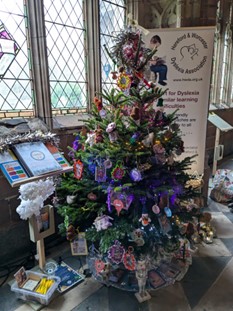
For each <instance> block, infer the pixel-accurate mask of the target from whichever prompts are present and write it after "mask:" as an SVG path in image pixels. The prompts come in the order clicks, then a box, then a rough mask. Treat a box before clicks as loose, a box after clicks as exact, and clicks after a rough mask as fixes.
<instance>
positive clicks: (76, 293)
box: [43, 278, 102, 311]
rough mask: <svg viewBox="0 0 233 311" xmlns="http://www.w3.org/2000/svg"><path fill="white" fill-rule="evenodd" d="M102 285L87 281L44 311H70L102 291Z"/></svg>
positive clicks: (60, 297)
mask: <svg viewBox="0 0 233 311" xmlns="http://www.w3.org/2000/svg"><path fill="white" fill-rule="evenodd" d="M101 286H102V285H101V284H100V283H98V282H96V281H95V280H94V279H92V278H90V279H86V280H85V281H84V282H83V283H80V284H79V285H77V286H76V287H74V288H73V289H71V290H70V291H68V292H66V293H65V294H63V295H59V296H58V297H57V298H56V299H54V300H53V301H52V302H51V303H50V304H49V306H47V307H45V308H44V309H43V311H70V310H72V309H74V308H75V307H76V306H78V305H80V304H81V303H82V302H83V301H84V300H85V299H87V298H88V297H89V296H91V295H92V294H93V293H95V292H96V291H97V290H98V289H100V287H101Z"/></svg>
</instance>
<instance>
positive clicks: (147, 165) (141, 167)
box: [138, 163, 152, 172]
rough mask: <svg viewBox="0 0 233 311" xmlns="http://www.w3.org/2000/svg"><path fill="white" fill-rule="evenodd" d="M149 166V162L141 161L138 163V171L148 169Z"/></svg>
mask: <svg viewBox="0 0 233 311" xmlns="http://www.w3.org/2000/svg"><path fill="white" fill-rule="evenodd" d="M151 167H152V165H151V164H149V163H143V164H140V165H139V166H138V169H139V170H140V172H144V171H147V170H149V169H150V168H151Z"/></svg>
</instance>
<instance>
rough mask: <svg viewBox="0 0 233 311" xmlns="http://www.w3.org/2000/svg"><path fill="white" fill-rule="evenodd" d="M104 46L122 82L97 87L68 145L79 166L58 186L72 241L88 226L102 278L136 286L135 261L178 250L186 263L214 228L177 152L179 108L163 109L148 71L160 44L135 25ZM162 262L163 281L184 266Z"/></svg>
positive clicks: (158, 261) (161, 258)
mask: <svg viewBox="0 0 233 311" xmlns="http://www.w3.org/2000/svg"><path fill="white" fill-rule="evenodd" d="M108 53H109V56H111V58H112V60H113V62H114V63H115V64H116V66H117V68H118V70H117V71H116V72H113V79H115V82H116V87H114V88H112V90H111V91H110V92H107V91H103V93H101V94H97V95H96V97H95V98H94V100H93V105H92V111H91V113H90V118H89V119H88V120H87V121H85V126H84V127H83V128H82V130H81V131H80V132H79V133H78V134H77V135H76V138H75V140H74V143H73V147H72V148H70V150H71V151H70V155H71V157H72V160H73V164H74V173H73V174H70V175H66V176H65V177H63V179H62V182H61V185H60V187H59V188H58V194H59V208H58V210H59V212H60V214H61V215H62V216H63V217H64V223H63V224H61V225H60V230H61V232H63V233H66V236H67V239H68V240H70V241H72V240H73V239H74V238H75V235H76V234H77V231H79V232H80V231H85V234H86V238H87V241H88V244H89V245H91V248H90V252H91V253H90V256H89V259H90V262H89V263H90V267H91V269H92V272H93V273H94V275H95V276H96V278H97V279H99V280H100V281H103V282H108V283H112V284H116V285H117V286H119V287H122V288H126V289H130V290H134V289H135V290H137V285H135V284H134V282H133V281H132V278H133V277H137V279H138V274H137V273H135V271H138V269H137V267H138V265H139V264H142V262H143V264H142V265H144V267H146V271H149V272H150V271H154V272H155V270H153V269H158V268H159V267H161V265H162V264H163V267H164V264H165V263H166V264H168V265H170V264H171V261H172V260H173V259H174V258H175V259H176V260H177V259H178V260H179V259H180V260H182V262H183V263H184V265H185V266H187V259H188V258H190V256H191V255H190V250H191V249H192V248H194V246H193V245H194V244H195V243H196V242H198V240H199V238H200V236H201V237H203V236H205V237H206V236H207V235H208V236H209V235H211V234H212V231H211V229H208V228H209V227H208V228H207V225H206V224H205V227H204V226H202V227H201V225H200V224H201V220H200V218H201V217H202V216H201V215H200V209H199V206H198V205H196V204H194V202H193V200H192V198H193V197H194V196H195V195H196V192H195V189H194V188H193V187H192V186H191V185H189V184H188V182H189V180H190V172H189V171H188V169H189V167H190V164H191V163H192V161H193V158H190V157H187V158H185V159H183V160H179V155H180V154H181V153H182V152H183V151H184V146H183V141H182V139H181V132H180V129H179V125H178V124H177V123H176V116H175V113H176V111H174V113H172V114H166V112H165V111H164V108H163V99H162V95H163V94H164V93H165V92H166V90H165V89H161V88H160V87H158V86H157V85H156V84H155V83H151V82H149V81H147V80H146V78H145V74H144V73H145V69H146V68H148V64H149V60H150V59H151V57H152V56H153V55H154V54H155V53H156V50H152V51H151V50H149V49H147V48H146V47H145V45H144V43H143V40H142V35H141V33H140V32H139V31H137V30H135V31H133V30H132V29H131V28H129V29H127V30H125V31H122V32H121V33H120V34H119V35H118V36H117V38H116V40H115V45H114V46H113V47H112V48H111V49H109V51H108ZM77 228H78V229H77ZM189 263H190V260H189ZM175 270H176V269H175V268H174V271H175ZM166 271H168V270H167V269H165V270H164V271H162V270H161V271H160V273H159V272H158V271H157V272H158V273H159V276H160V277H161V279H162V281H161V283H159V284H160V285H158V286H161V285H163V284H167V283H169V282H170V281H171V280H172V279H174V278H175V277H176V276H177V274H178V272H179V269H178V268H177V271H178V272H177V273H175V272H174V275H173V276H171V275H169V274H166ZM153 275H154V274H152V276H151V274H147V273H146V276H145V279H146V278H147V277H149V279H148V281H147V283H146V284H147V285H146V286H149V287H151V288H156V284H155V283H154V279H153ZM130 278H131V281H130ZM151 278H152V280H151ZM169 280H170V281H169Z"/></svg>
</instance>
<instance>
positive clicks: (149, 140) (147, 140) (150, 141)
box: [142, 133, 155, 147]
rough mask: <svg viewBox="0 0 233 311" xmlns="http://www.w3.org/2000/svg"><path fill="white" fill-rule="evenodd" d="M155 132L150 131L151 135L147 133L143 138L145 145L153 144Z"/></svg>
mask: <svg viewBox="0 0 233 311" xmlns="http://www.w3.org/2000/svg"><path fill="white" fill-rule="evenodd" d="M154 136H155V134H154V133H150V134H149V135H147V136H146V137H145V138H144V139H143V140H142V143H143V145H144V146H145V147H150V146H151V145H153V142H154Z"/></svg>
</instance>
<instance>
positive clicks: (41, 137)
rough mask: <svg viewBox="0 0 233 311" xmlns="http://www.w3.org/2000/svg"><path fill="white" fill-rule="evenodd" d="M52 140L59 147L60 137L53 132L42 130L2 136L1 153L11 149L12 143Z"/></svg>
mask: <svg viewBox="0 0 233 311" xmlns="http://www.w3.org/2000/svg"><path fill="white" fill-rule="evenodd" d="M36 141H42V142H50V143H51V144H53V145H55V146H56V147H58V143H59V138H58V137H56V134H53V133H51V132H48V133H43V132H41V131H36V132H29V133H26V134H22V135H19V134H17V135H12V136H9V137H7V138H4V139H3V138H0V153H2V152H4V151H6V150H7V149H9V148H10V147H11V146H12V145H15V144H19V143H26V142H36Z"/></svg>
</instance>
